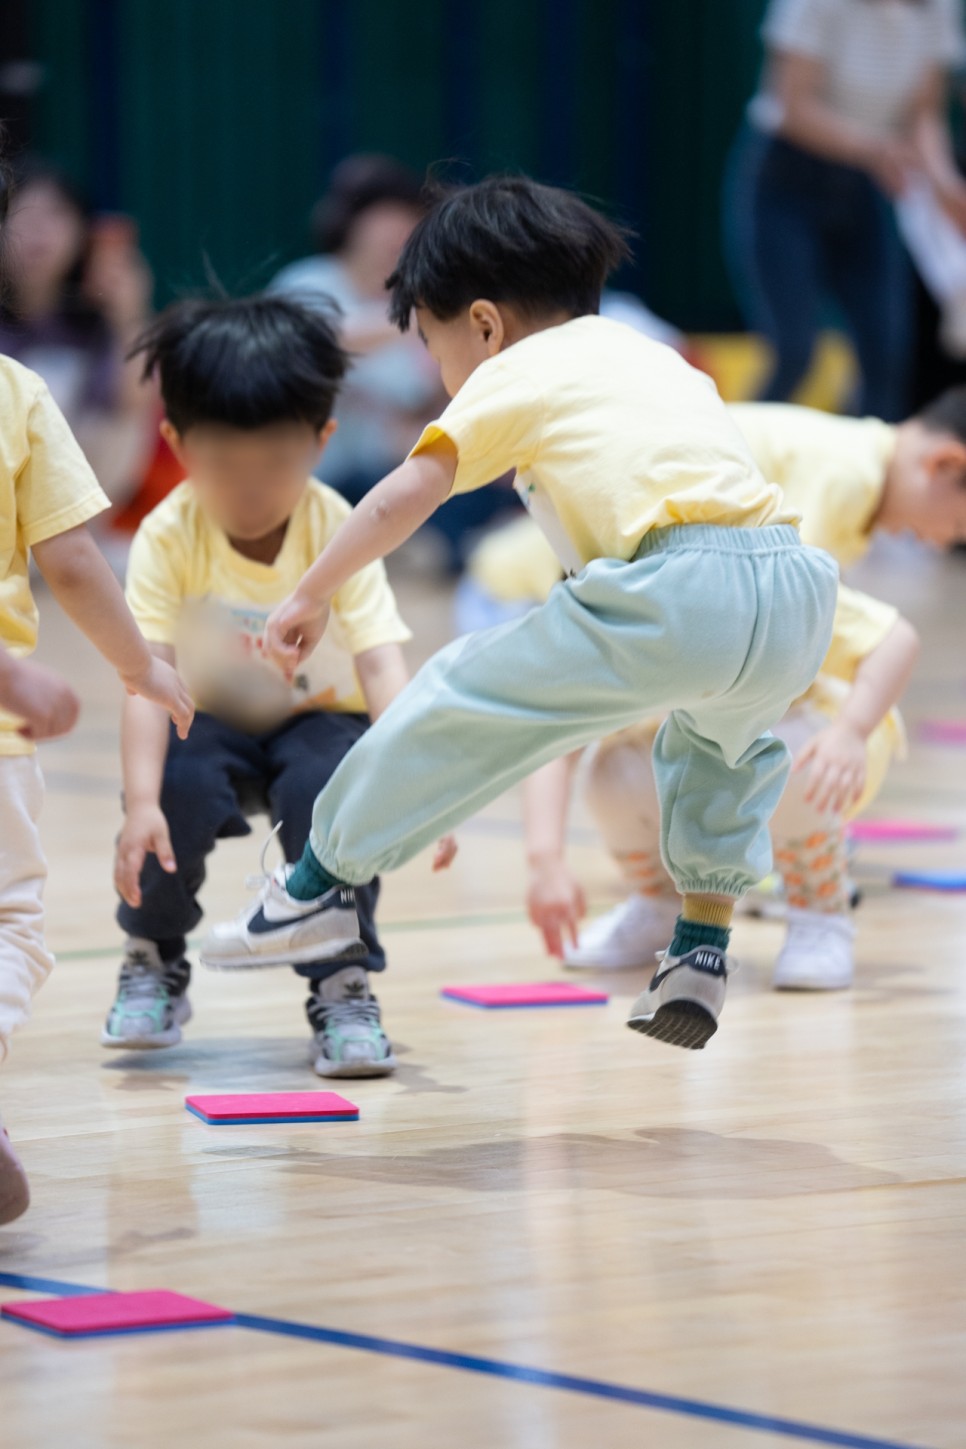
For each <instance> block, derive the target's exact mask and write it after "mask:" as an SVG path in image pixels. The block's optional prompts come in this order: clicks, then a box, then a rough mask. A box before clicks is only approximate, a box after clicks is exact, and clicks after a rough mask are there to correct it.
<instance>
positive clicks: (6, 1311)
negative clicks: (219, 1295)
mask: <svg viewBox="0 0 966 1449" xmlns="http://www.w3.org/2000/svg"><path fill="white" fill-rule="evenodd" d="M0 1316H2V1317H3V1318H8V1319H10V1321H11V1322H12V1323H19V1324H21V1325H22V1326H23V1327H24V1328H33V1329H35V1330H36V1331H37V1332H38V1333H48V1334H51V1335H52V1336H53V1337H54V1338H94V1337H100V1336H102V1335H106V1334H112V1333H158V1332H161V1331H163V1330H172V1329H178V1328H212V1327H215V1326H217V1325H222V1324H226V1323H234V1322H235V1315H234V1314H233V1313H230V1312H229V1311H228V1309H227V1308H219V1307H218V1306H217V1305H216V1304H214V1303H202V1302H201V1301H200V1299H198V1298H186V1297H185V1296H184V1294H182V1293H169V1292H168V1291H167V1290H166V1289H157V1290H150V1291H148V1292H143V1293H85V1294H83V1295H81V1296H79V1297H70V1298H43V1299H40V1300H39V1301H38V1302H32V1303H4V1304H3V1305H2V1306H0Z"/></svg>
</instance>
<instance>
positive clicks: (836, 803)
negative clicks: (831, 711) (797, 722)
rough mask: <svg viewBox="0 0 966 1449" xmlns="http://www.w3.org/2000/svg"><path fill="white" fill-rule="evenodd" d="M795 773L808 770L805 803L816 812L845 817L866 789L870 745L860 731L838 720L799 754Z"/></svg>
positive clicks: (810, 741) (814, 738)
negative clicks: (844, 813) (830, 811)
mask: <svg viewBox="0 0 966 1449" xmlns="http://www.w3.org/2000/svg"><path fill="white" fill-rule="evenodd" d="M794 769H795V771H796V773H797V772H798V771H799V770H805V769H807V770H808V772H809V776H808V788H807V789H806V791H805V799H806V800H808V801H809V803H810V804H812V805H814V806H815V808H816V810H834V811H836V812H837V813H839V814H841V813H842V812H843V811H845V810H848V809H849V807H850V806H851V805H854V804H855V803H856V801H857V800H858V799H860V797H861V795H862V791H863V790H864V789H865V771H866V742H865V739H864V738H863V736H862V735H861V734H859V732H858V730H856V729H854V728H853V727H852V726H851V725H849V724H845V723H843V721H842V720H837V721H836V722H835V723H834V724H830V725H829V726H828V728H827V729H824V730H820V731H819V733H818V734H817V735H814V736H813V738H812V739H810V740H809V742H808V744H807V745H806V746H805V748H804V749H803V750H802V751H801V752H800V753H799V756H798V759H797V760H796V761H795V765H794Z"/></svg>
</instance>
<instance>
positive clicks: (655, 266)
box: [28, 0, 765, 328]
mask: <svg viewBox="0 0 966 1449" xmlns="http://www.w3.org/2000/svg"><path fill="white" fill-rule="evenodd" d="M764 6H765V0H30V5H29V8H28V15H29V22H30V25H31V27H32V36H31V44H32V50H33V56H34V58H35V59H37V60H39V61H41V62H42V63H43V65H44V68H45V70H44V74H45V79H44V84H43V86H42V88H41V89H40V91H39V92H38V94H37V96H36V98H35V100H34V102H33V106H32V113H31V134H32V138H33V145H34V148H35V149H36V150H38V151H40V152H42V153H43V154H46V155H48V156H50V157H52V158H54V159H56V160H57V161H59V162H61V163H63V164H64V165H65V166H67V168H68V169H69V170H70V171H71V172H72V173H73V174H74V175H75V176H76V177H77V178H78V180H80V181H81V182H82V183H83V184H84V185H85V186H86V187H87V188H88V190H89V191H90V192H91V194H92V196H93V199H94V201H95V202H96V204H97V205H98V206H99V207H101V208H105V209H120V210H124V211H130V212H132V213H133V214H134V215H136V216H137V217H138V218H139V220H140V223H141V229H142V240H143V245H144V248H145V250H146V252H147V254H148V256H149V258H150V260H151V262H152V264H153V266H154V268H155V272H156V275H157V279H158V300H159V301H165V300H167V299H168V298H170V297H171V296H172V295H173V294H175V293H176V292H178V291H181V290H184V289H185V288H190V287H192V286H197V285H199V284H201V283H203V282H204V279H205V268H206V264H210V266H211V268H212V269H213V270H214V272H215V273H216V274H217V275H218V276H219V277H220V278H221V279H222V280H223V281H224V282H225V283H226V284H227V285H228V286H229V287H231V288H232V289H233V290H237V289H239V288H243V287H253V286H257V285H258V284H260V283H261V282H263V281H264V280H266V278H267V277H268V276H270V275H271V273H272V271H273V270H274V269H275V268H276V267H277V266H278V265H280V264H281V263H282V262H284V261H287V260H289V259H290V258H292V257H294V256H297V255H300V254H301V253H303V252H304V251H305V250H306V249H307V247H308V235H307V225H306V219H307V215H308V211H309V208H310V205H311V203H312V201H313V200H314V199H315V198H316V196H317V195H318V194H319V193H320V191H321V189H322V187H323V184H324V180H325V176H326V173H327V172H328V170H329V169H330V167H331V166H332V164H333V163H334V162H335V161H336V160H338V159H339V157H341V156H342V155H344V154H346V152H348V151H352V150H384V151H390V152H392V153H394V154H395V155H397V156H399V157H400V158H401V159H403V160H404V161H407V162H410V163H411V164H412V165H414V166H417V167H423V166H426V165H427V164H429V163H434V162H441V161H442V162H445V163H446V170H447V174H450V175H457V176H458V175H464V176H467V177H470V176H475V175H479V174H482V173H483V172H485V171H487V170H491V169H494V168H507V167H509V168H520V169H523V170H526V171H529V172H531V173H532V174H534V175H536V176H539V177H541V178H542V179H545V180H549V181H554V182H559V183H564V184H567V185H572V186H576V187H578V188H580V189H581V190H583V191H584V192H586V193H589V194H590V195H592V196H595V197H598V198H600V200H601V201H602V202H603V203H604V204H605V205H606V206H607V207H608V208H609V209H610V210H611V211H612V212H613V214H615V215H617V216H618V217H620V218H621V219H622V220H624V221H626V222H627V223H629V224H630V225H631V226H632V227H634V228H635V230H636V231H637V232H638V234H639V241H638V243H637V247H636V252H637V261H636V265H635V267H634V268H633V269H629V270H628V272H627V273H626V274H625V276H624V277H622V278H621V281H622V282H624V283H626V284H627V285H629V286H633V287H635V288H636V289H638V290H639V291H641V292H642V294H643V295H644V296H645V297H646V299H647V300H648V302H649V303H650V304H651V305H652V306H653V307H655V308H656V309H657V310H658V311H660V312H663V313H664V314H665V315H667V316H668V317H670V318H671V319H672V320H673V321H675V322H677V323H678V324H680V325H682V326H684V327H689V328H722V327H728V326H731V325H733V324H734V323H735V321H736V317H735V311H734V305H733V301H732V298H731V294H730V290H729V287H728V283H727V279H726V276H725V273H724V267H723V264H722V261H721V248H720V242H719V237H720V186H721V172H722V166H723V162H724V157H725V154H726V152H727V149H728V146H729V144H730V142H731V139H732V137H733V135H734V132H735V129H736V127H737V125H738V122H739V119H740V116H741V111H742V107H743V105H744V102H745V100H746V98H747V96H748V95H749V93H750V91H751V89H752V87H753V85H754V81H755V76H756V72H757V67H758V64H759V47H758V40H757V28H758V25H759V23H760V19H761V15H762V12H763V10H764ZM206 259H207V261H206Z"/></svg>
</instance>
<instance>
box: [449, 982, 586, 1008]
mask: <svg viewBox="0 0 966 1449" xmlns="http://www.w3.org/2000/svg"><path fill="white" fill-rule="evenodd" d="M440 995H441V996H446V997H448V998H449V999H450V1000H451V1001H463V1002H465V1003H466V1005H467V1006H485V1007H498V1006H600V1005H603V1003H604V1002H606V1001H609V1000H610V998H609V997H608V995H607V993H606V991H588V990H587V989H586V988H585V987H583V986H572V985H571V984H570V982H569V981H535V982H529V983H528V984H525V985H524V984H521V983H517V982H513V983H512V984H511V985H508V986H446V987H444V988H443V990H442V991H441V992H440Z"/></svg>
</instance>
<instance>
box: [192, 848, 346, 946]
mask: <svg viewBox="0 0 966 1449" xmlns="http://www.w3.org/2000/svg"><path fill="white" fill-rule="evenodd" d="M293 869H294V866H290V865H283V866H279V868H278V869H277V870H276V871H274V872H273V874H272V875H270V876H268V877H267V878H263V879H264V884H263V886H262V889H261V892H260V894H259V897H258V900H257V901H256V902H255V904H254V905H252V906H249V908H248V909H247V910H246V911H242V913H241V914H240V915H239V916H236V917H235V919H234V920H233V921H226V922H223V923H222V924H220V925H217V926H213V927H212V929H211V931H210V932H209V934H208V937H207V939H206V940H205V943H204V945H203V946H202V948H201V961H202V964H203V965H205V966H209V967H211V968H212V969H213V970H215V971H245V970H250V969H252V968H260V967H263V966H299V965H303V964H306V963H308V962H310V961H346V962H349V961H359V960H362V959H364V958H365V957H366V956H368V954H369V953H368V951H367V949H366V946H365V943H364V942H363V941H362V940H360V938H359V918H358V916H357V915H356V897H355V891H354V890H353V889H352V887H351V886H333V887H332V889H331V890H328V891H325V892H324V894H323V895H321V896H316V897H315V899H314V900H311V901H299V900H296V898H295V897H294V896H290V895H289V893H288V891H287V890H286V889H285V882H286V881H287V880H288V877H289V875H290V874H291V872H292V870H293Z"/></svg>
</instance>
